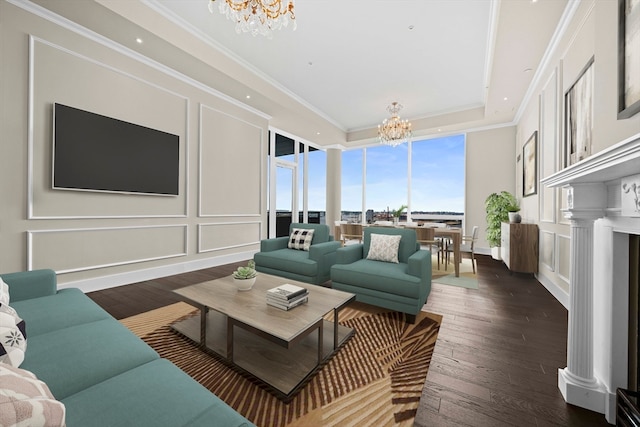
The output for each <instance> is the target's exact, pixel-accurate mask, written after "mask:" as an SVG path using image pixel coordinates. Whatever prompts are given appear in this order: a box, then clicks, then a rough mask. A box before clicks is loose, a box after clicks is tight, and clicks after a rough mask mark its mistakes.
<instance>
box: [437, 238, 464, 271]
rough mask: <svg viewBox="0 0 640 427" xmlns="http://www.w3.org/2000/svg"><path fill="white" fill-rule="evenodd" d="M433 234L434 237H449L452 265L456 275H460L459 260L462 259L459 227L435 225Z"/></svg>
mask: <svg viewBox="0 0 640 427" xmlns="http://www.w3.org/2000/svg"><path fill="white" fill-rule="evenodd" d="M434 235H435V236H436V237H444V238H449V239H451V242H452V244H453V265H454V270H455V274H456V277H460V262H461V261H462V258H461V256H462V255H461V254H460V245H461V244H462V230H461V229H459V228H444V227H435V228H434Z"/></svg>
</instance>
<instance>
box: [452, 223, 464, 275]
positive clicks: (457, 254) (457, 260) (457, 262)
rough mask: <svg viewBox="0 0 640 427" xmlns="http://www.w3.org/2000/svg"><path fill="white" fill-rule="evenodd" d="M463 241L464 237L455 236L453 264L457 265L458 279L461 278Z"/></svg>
mask: <svg viewBox="0 0 640 427" xmlns="http://www.w3.org/2000/svg"><path fill="white" fill-rule="evenodd" d="M461 240H462V236H461V235H460V234H458V233H456V234H454V235H453V263H454V264H455V270H456V277H460V262H461V261H462V259H461V258H460V256H461V254H460V244H461V243H462V242H461Z"/></svg>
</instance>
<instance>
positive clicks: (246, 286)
mask: <svg viewBox="0 0 640 427" xmlns="http://www.w3.org/2000/svg"><path fill="white" fill-rule="evenodd" d="M254 283H256V278H255V277H252V278H251V279H236V278H235V277H234V278H233V284H234V285H236V289H237V290H239V291H249V290H251V288H252V287H253V285H254Z"/></svg>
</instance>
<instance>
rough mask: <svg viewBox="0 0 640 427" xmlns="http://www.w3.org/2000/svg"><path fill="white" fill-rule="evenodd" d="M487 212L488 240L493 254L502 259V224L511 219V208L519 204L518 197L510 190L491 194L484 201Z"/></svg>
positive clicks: (494, 256)
mask: <svg viewBox="0 0 640 427" xmlns="http://www.w3.org/2000/svg"><path fill="white" fill-rule="evenodd" d="M484 206H485V210H486V213H487V216H486V219H487V242H488V243H489V247H490V248H491V256H492V257H493V258H494V259H497V260H500V259H502V256H501V255H500V238H501V237H502V236H501V233H500V229H501V225H502V223H503V222H507V221H508V220H509V209H513V208H514V207H517V206H518V201H517V200H516V197H515V196H514V195H513V194H511V193H509V192H508V191H501V192H500V193H492V194H490V195H489V196H488V197H487V199H486V200H485V202H484Z"/></svg>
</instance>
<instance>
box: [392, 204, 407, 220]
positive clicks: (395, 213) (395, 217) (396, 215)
mask: <svg viewBox="0 0 640 427" xmlns="http://www.w3.org/2000/svg"><path fill="white" fill-rule="evenodd" d="M405 209H407V205H402V206H400V207H399V208H398V209H396V210H395V211H392V212H391V215H393V223H394V224H396V225H397V224H398V222H399V221H400V216H401V215H402V212H404V210H405Z"/></svg>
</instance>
